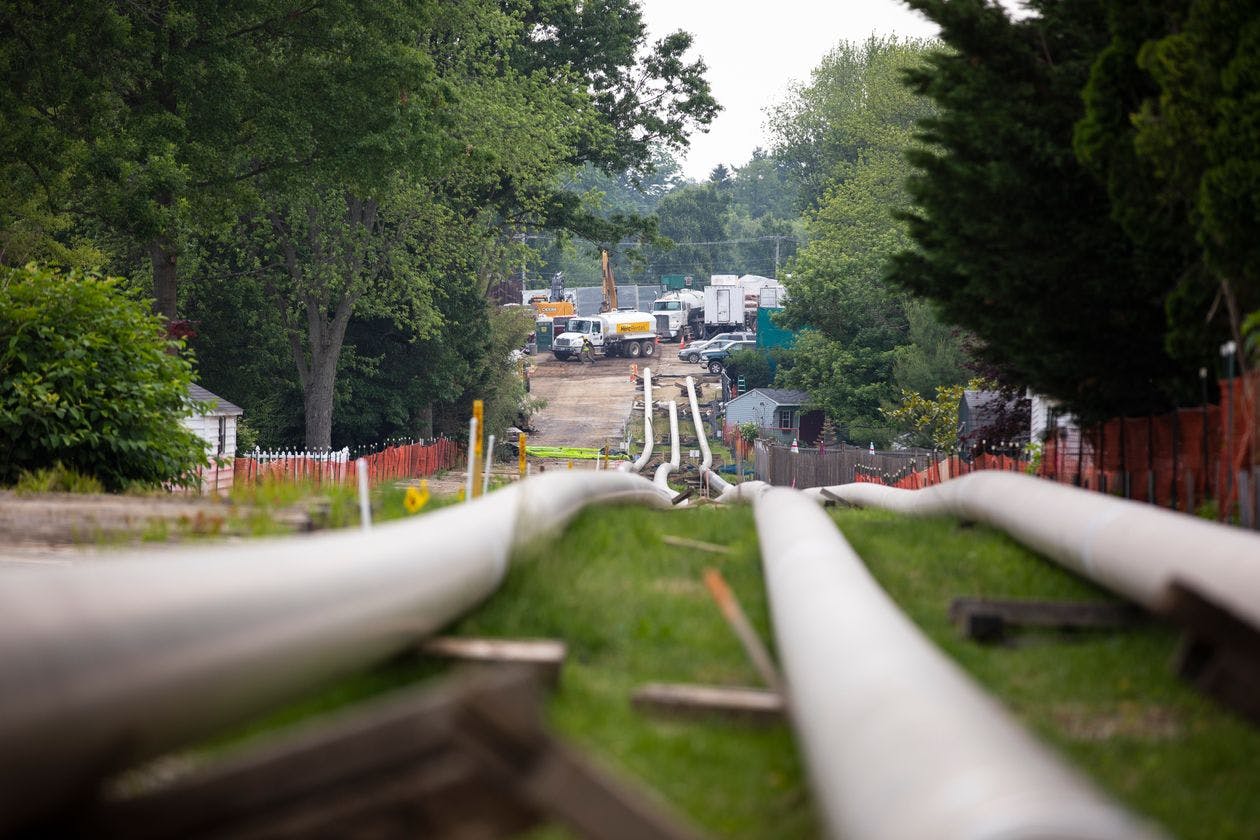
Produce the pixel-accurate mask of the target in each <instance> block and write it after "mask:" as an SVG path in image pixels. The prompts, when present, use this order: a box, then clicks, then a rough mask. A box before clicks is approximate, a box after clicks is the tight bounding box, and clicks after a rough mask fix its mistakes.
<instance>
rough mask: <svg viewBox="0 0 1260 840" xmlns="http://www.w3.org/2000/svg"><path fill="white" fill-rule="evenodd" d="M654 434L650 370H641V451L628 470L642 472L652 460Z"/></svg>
mask: <svg viewBox="0 0 1260 840" xmlns="http://www.w3.org/2000/svg"><path fill="white" fill-rule="evenodd" d="M655 435H656V432H655V431H653V429H652V369H651V368H644V369H643V451H642V452H640V453H639V457H638V458H636V459H635V460H634V463H633V464H632V465H631V466H630V469H631V470H632V471H634V472H642V471H643V468H644V467H646V466H647V465H648V461H650V460H652V442H653V438H654V437H655Z"/></svg>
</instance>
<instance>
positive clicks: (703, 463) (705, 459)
mask: <svg viewBox="0 0 1260 840" xmlns="http://www.w3.org/2000/svg"><path fill="white" fill-rule="evenodd" d="M687 401H688V402H689V403H691V422H692V424H693V425H695V427H696V437H697V438H698V439H699V441H700V474H701V475H704V474H705V473H707V472H708V471H709V467H711V466H713V452H712V451H711V450H710V449H709V437H708V435H706V434H705V433H704V420H703V419H702V418H701V417H700V403H699V401H698V400H697V399H696V381H695V380H694V379H692V378H691V377H690V376H688V377H687Z"/></svg>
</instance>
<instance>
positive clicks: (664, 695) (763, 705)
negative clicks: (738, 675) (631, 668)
mask: <svg viewBox="0 0 1260 840" xmlns="http://www.w3.org/2000/svg"><path fill="white" fill-rule="evenodd" d="M630 703H631V705H632V706H634V707H635V708H636V709H639V710H641V711H645V712H660V713H663V714H669V715H677V716H681V717H704V716H710V715H717V716H720V717H729V718H735V719H739V720H746V721H749V722H753V723H771V722H776V721H779V720H782V718H783V715H784V703H783V697H782V695H780V694H779V693H777V692H774V691H768V690H766V689H763V688H746V687H742V686H716V685H688V684H683V683H648V684H646V685H642V686H639V687H638V688H636V689H635V690H634V692H633V693H632V694H631V695H630Z"/></svg>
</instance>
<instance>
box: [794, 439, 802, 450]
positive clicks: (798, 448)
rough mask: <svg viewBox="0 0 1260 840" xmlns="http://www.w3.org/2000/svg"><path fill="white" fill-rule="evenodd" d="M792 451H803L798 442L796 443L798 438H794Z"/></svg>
mask: <svg viewBox="0 0 1260 840" xmlns="http://www.w3.org/2000/svg"><path fill="white" fill-rule="evenodd" d="M792 451H793V452H800V451H801V448H800V447H799V446H797V443H796V438H792Z"/></svg>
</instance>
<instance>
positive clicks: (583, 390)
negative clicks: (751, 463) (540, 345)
mask: <svg viewBox="0 0 1260 840" xmlns="http://www.w3.org/2000/svg"><path fill="white" fill-rule="evenodd" d="M533 361H534V364H535V365H536V369H535V371H534V373H533V376H532V379H531V386H532V390H531V396H533V397H540V398H542V399H545V400H547V407H546V408H545V409H543V410H542V411H540V412H538V413H537V414H535V415H534V417H533V419H532V421H531V425H532V426H533V427H534V429H535V431H534V433H533V434H531V435H530V436H529V442H530V443H531V444H535V445H539V446H580V447H601V446H604V445H605V444H612V445H613V447H614V448H616V447H618V446H620V445H621V441H622V439H623V436H624V432H625V426H626V421H627V420H629V419H630V416H631V411H632V410H633V406H634V401H635V399H636V397H641V396H642V393H643V386H642V384H640V383H635V382H631V380H630V364H631V362H630V360H629V359H605V358H603V357H598V358H597V359H596V361H595V362H594V364H582V363H580V362H562V361H559V360H558V359H556V358H555V357H554V356H553V355H551V354H550V353H546V352H544V353H540V354H539V355H537V356H535V357H534V358H533ZM636 361H637V363H638V365H639V370H640V371H642V370H643V369H644V368H648V367H650V368H651V369H652V375H653V384H654V385H656V386H657V387H656V388H655V391H656V395H655V396H656V400H657V401H658V402H660V401H663V400H670V399H674V400H677V401H678V402H679V409H680V412H679V416H680V417H685V416H687V414H688V412H689V409H688V408H687V405H686V403H687V398H686V396H685V392H684V391H682V390H680V389H679V388H677V387H675V383H678V384H681V383H682V382H683V381H684V380H685V378H686V377H687V376H692V377H694V378H695V380H696V384H697V386H699V387H701V388H702V391H703V395H702V396H701V399H711V398H712V396H711V395H712V394H713V393H714V392H715V389H716V388H717V385H716V383H717V380H718V377H717V376H715V375H712V374H710V373H708V372H707V371H705V369H704V368H702V367H700V365H697V364H691V363H687V362H680V361H679V360H678V345H677V344H661V345H659V355H657V356H655V357H653V358H650V359H638V360H636ZM638 422H639V421H638V420H637V419H636V426H637V424H638ZM658 425H659V422H658ZM640 435H641V429H638V428H636V429H635V436H636V438H637V437H639V436H640Z"/></svg>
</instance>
